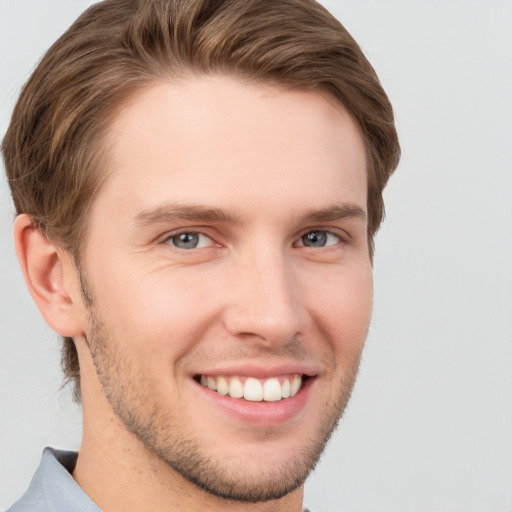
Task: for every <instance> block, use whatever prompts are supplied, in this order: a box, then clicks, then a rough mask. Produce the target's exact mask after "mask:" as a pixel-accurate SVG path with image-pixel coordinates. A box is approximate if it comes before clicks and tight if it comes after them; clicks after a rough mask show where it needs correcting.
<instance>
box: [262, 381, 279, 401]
mask: <svg viewBox="0 0 512 512" xmlns="http://www.w3.org/2000/svg"><path fill="white" fill-rule="evenodd" d="M281 398H283V396H282V392H281V384H279V381H278V380H277V379H268V380H266V381H265V384H263V400H265V401H266V402H276V401H277V400H281Z"/></svg>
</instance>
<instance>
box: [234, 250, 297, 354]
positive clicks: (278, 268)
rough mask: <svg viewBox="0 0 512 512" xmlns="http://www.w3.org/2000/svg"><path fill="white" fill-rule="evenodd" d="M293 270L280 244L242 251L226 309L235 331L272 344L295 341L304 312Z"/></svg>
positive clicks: (235, 333)
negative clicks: (229, 301) (245, 252)
mask: <svg viewBox="0 0 512 512" xmlns="http://www.w3.org/2000/svg"><path fill="white" fill-rule="evenodd" d="M293 270H294V269H293V268H292V266H291V263H290V261H289V259H288V257H287V255H286V253H285V251H284V250H283V249H282V248H280V247H269V246H267V245H265V246H263V247H262V246H260V247H259V248H254V249H253V250H252V251H249V252H248V254H245V255H240V257H239V261H238V265H237V272H236V274H235V279H234V282H233V283H232V285H231V286H232V293H231V303H230V304H229V307H228V311H227V312H226V327H227V328H228V330H229V331H230V332H231V334H234V335H241V334H243V335H254V336H256V337H258V338H260V339H262V340H265V341H266V342H267V343H269V344H272V343H286V342H288V341H291V340H292V339H293V338H294V337H295V336H296V335H297V334H298V333H299V332H300V330H301V328H302V325H301V324H302V322H303V317H304V313H303V305H302V303H301V300H300V297H299V296H298V294H297V286H296V283H295V276H294V271H293Z"/></svg>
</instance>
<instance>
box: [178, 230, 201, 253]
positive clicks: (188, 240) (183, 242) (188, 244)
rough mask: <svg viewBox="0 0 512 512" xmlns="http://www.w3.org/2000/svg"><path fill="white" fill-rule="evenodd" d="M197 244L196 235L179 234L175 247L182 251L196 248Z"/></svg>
mask: <svg viewBox="0 0 512 512" xmlns="http://www.w3.org/2000/svg"><path fill="white" fill-rule="evenodd" d="M197 243H198V239H197V235H196V234H194V233H181V234H180V235H178V237H177V241H176V245H177V246H178V247H180V248H182V249H190V248H192V249H193V248H194V247H196V245H197Z"/></svg>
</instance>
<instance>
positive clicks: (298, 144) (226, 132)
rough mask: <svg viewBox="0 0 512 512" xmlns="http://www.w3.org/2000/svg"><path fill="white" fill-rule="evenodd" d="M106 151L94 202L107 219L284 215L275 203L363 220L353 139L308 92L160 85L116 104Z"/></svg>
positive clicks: (337, 110)
mask: <svg viewBox="0 0 512 512" xmlns="http://www.w3.org/2000/svg"><path fill="white" fill-rule="evenodd" d="M107 143H108V146H109V157H110V158H109V167H110V172H109V177H108V179H107V180H106V182H105V184H104V186H103V188H102V190H101V191H100V193H99V196H98V198H97V201H96V202H97V203H99V204H100V205H101V204H102V203H104V204H105V205H108V204H109V205H110V207H109V208H108V209H109V210H110V212H111V213H112V214H113V213H114V212H113V210H115V209H117V213H125V214H126V215H130V214H131V213H132V212H130V211H129V210H133V209H139V210H140V209H144V208H147V207H148V206H151V204H160V203H165V202H169V201H173V202H182V203H191V202H192V203H200V204H205V205H211V206H221V207H224V208H226V207H227V208H230V207H232V208H235V209H236V208H238V209H242V210H243V207H244V206H247V205H248V204H252V202H258V203H259V205H260V209H261V210H264V209H265V208H271V209H272V208H284V207H285V206H286V207H287V208H288V209H289V208H290V207H291V206H292V202H290V201H284V202H283V198H286V199H289V198H294V199H295V204H296V208H300V207H301V206H303V207H304V208H309V209H314V208H316V207H319V208H321V207H323V206H324V204H320V203H333V202H343V201H350V202H351V203H354V202H355V203H358V204H359V205H360V206H361V207H362V208H363V209H365V210H366V158H365V148H364V143H363V140H362V137H361V135H360V133H359V130H358V128H357V127H356V125H355V123H354V122H353V120H352V119H351V117H350V116H349V114H348V113H347V112H346V111H345V110H344V108H343V107H342V106H341V105H339V104H337V103H336V102H334V100H331V99H330V98H328V97H327V96H326V95H323V94H320V93H317V92H311V91H295V90H294V91H284V90H282V89H279V88H277V87H274V86H271V85H265V84H263V85H262V84H255V83H246V82H243V81H241V80H238V79H234V78H228V77H222V76H200V77H193V78H188V79H186V80H182V81H179V82H162V83H158V84H156V85H152V86H151V87H148V88H146V89H145V90H143V91H141V92H140V93H138V94H137V95H135V96H134V97H133V98H131V99H130V101H128V102H127V103H126V104H124V106H123V107H122V108H121V110H120V111H119V113H118V115H117V117H116V119H115V121H114V123H113V124H112V126H111V128H110V132H109V134H108V139H107ZM218 203H222V204H218ZM315 203H318V205H317V204H315Z"/></svg>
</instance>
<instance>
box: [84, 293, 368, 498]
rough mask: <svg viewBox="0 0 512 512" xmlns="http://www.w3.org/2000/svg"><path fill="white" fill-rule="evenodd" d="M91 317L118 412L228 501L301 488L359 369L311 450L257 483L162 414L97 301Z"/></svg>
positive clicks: (95, 346)
mask: <svg viewBox="0 0 512 512" xmlns="http://www.w3.org/2000/svg"><path fill="white" fill-rule="evenodd" d="M89 313H90V326H91V330H90V333H89V336H88V339H87V342H88V345H89V350H90V353H91V357H92V360H93V363H94V366H95V369H96V373H97V375H98V378H99V381H100V383H101V385H102V388H103V391H104V393H105V396H106V398H107V400H108V402H109V403H110V406H111V407H112V410H113V411H114V413H115V414H116V415H117V417H118V418H119V419H120V421H121V422H122V423H123V425H124V426H125V427H126V429H127V430H128V431H130V432H131V433H132V434H133V435H134V436H135V437H136V438H137V439H138V440H139V441H140V442H141V443H142V444H143V446H144V448H145V450H146V451H147V452H148V453H149V454H150V455H153V456H156V457H157V458H158V459H159V460H160V461H163V462H164V463H165V464H166V465H168V466H169V467H170V468H171V469H172V470H174V471H175V472H177V473H178V474H180V475H181V476H182V477H183V478H185V479H186V480H187V481H188V482H190V483H192V484H194V485H195V486H197V487H198V488H200V489H202V490H203V491H206V492H207V493H209V494H211V495H213V496H216V497H219V498H222V499H226V500H231V501H238V502H246V503H256V502H264V501H270V500H276V499H280V498H282V497H283V496H285V495H287V494H289V493H290V492H292V491H294V490H296V489H297V488H299V487H300V486H301V485H302V484H303V483H304V482H305V480H306V478H307V476H308V475H309V474H310V473H311V471H312V470H313V469H314V467H315V466H316V464H317V462H318V460H319V459H320V456H321V454H322V452H323V451H324V448H325V446H326V444H327V442H328V441H329V439H330V437H331V435H332V433H333V432H334V430H335V429H336V427H337V425H338V422H339V420H340V418H341V416H342V414H343V411H344V410H345V407H346V405H347V403H348V400H349V398H350V395H351V392H352V388H353V385H354V383H355V380H356V375H357V370H358V367H359V357H357V360H356V361H354V364H353V367H352V368H351V371H350V372H349V374H348V375H346V376H345V378H344V379H343V380H340V382H339V387H338V393H337V396H336V397H335V399H333V400H331V401H330V402H328V403H326V404H325V407H324V415H323V418H321V420H320V421H319V424H318V428H317V432H316V435H315V436H313V437H314V438H311V439H310V441H309V445H307V446H304V447H303V448H302V449H301V450H298V451H297V453H296V455H295V457H294V458H293V459H292V460H283V461H282V462H280V463H279V464H278V465H277V467H273V468H272V467H268V466H265V467H263V468H261V470H260V471H258V477H257V478H256V477H255V476H254V475H253V474H247V468H246V463H245V461H244V460H238V461H236V462H233V461H231V462H230V463H226V461H225V460H219V458H214V457H212V456H211V455H209V454H208V453H207V452H206V450H205V449H204V448H203V447H202V446H201V444H200V443H199V442H198V441H197V440H196V439H193V438H192V437H191V436H190V433H189V434H187V433H186V432H185V431H184V430H183V429H182V428H181V426H180V425H177V424H176V423H177V422H176V421H174V422H173V421H172V420H173V418H172V411H171V412H170V413H169V412H168V413H163V412H162V411H161V410H159V408H158V407H157V405H156V403H155V401H154V400H153V398H152V396H153V393H152V392H151V389H150V386H147V385H146V386H145V385H144V376H143V375H136V374H134V371H133V365H132V364H131V361H130V355H129V354H128V353H127V352H126V351H125V352H123V351H122V349H121V348H120V347H119V346H117V347H116V344H115V342H114V341H113V337H112V336H110V333H109V330H108V329H107V328H106V327H105V325H104V323H103V322H102V320H101V319H100V317H99V316H98V314H97V312H96V311H95V308H94V306H93V304H92V301H91V304H90V308H89ZM135 373H136V372H135ZM133 383H137V385H136V386H134V384H133ZM225 442H226V444H227V445H229V443H230V439H228V438H226V440H225ZM257 442H258V441H257V440H256V439H255V443H257Z"/></svg>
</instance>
